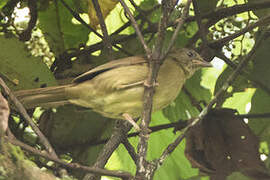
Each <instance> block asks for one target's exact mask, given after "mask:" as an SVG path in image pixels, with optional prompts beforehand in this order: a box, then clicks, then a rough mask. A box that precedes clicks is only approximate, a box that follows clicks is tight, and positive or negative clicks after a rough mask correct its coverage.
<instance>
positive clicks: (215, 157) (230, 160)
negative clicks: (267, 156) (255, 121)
mask: <svg viewBox="0 0 270 180" xmlns="http://www.w3.org/2000/svg"><path fill="white" fill-rule="evenodd" d="M235 112H236V111H234V110H232V109H213V110H212V111H211V112H209V113H208V115H207V116H206V117H205V118H204V119H203V120H202V121H201V122H200V123H199V124H197V125H195V126H194V127H192V128H191V129H190V131H189V132H188V133H187V136H186V138H187V140H186V142H187V145H186V150H185V154H186V156H187V158H188V159H189V160H190V162H191V164H192V166H193V167H196V168H199V169H200V170H201V171H202V172H205V173H208V174H209V175H211V176H212V179H221V177H220V176H223V177H226V176H228V175H230V174H231V173H232V172H236V171H239V172H242V173H243V174H245V175H247V176H250V177H252V178H255V179H260V180H262V179H269V178H270V175H269V174H268V173H267V170H266V167H265V165H264V163H263V162H262V161H261V160H260V158H259V152H258V149H259V141H258V138H257V137H256V136H255V135H254V134H253V133H252V131H251V130H250V129H249V127H248V125H247V124H246V123H245V122H244V121H243V119H241V118H239V117H237V116H236V115H235ZM217 175H218V176H219V178H216V177H217ZM214 177H215V178H214Z"/></svg>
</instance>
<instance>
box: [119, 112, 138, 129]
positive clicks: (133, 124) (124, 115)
mask: <svg viewBox="0 0 270 180" xmlns="http://www.w3.org/2000/svg"><path fill="white" fill-rule="evenodd" d="M122 116H123V117H124V118H125V120H127V121H128V122H129V123H130V124H131V125H132V126H133V127H134V129H135V130H136V131H139V132H140V131H141V128H140V126H139V125H138V124H137V123H136V122H135V121H134V120H133V118H132V117H131V116H130V115H129V114H128V113H124V114H123V115H122Z"/></svg>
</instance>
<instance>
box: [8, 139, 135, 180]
mask: <svg viewBox="0 0 270 180" xmlns="http://www.w3.org/2000/svg"><path fill="white" fill-rule="evenodd" d="M7 140H8V141H9V142H10V143H12V144H13V145H16V146H20V147H21V148H22V149H24V150H26V151H28V152H31V153H33V154H36V155H38V156H41V157H43V158H46V159H48V160H50V161H53V162H56V163H58V164H60V165H62V166H64V167H66V168H69V169H75V170H80V171H85V172H89V173H95V174H99V175H106V176H112V177H119V178H126V179H131V178H132V175H131V174H130V173H128V172H123V171H109V170H105V169H101V168H95V167H87V166H82V165H80V164H77V163H66V162H64V161H62V160H60V159H58V158H57V157H54V156H51V155H49V154H47V153H44V152H42V151H39V150H37V149H35V148H33V147H31V146H29V145H27V144H24V143H22V142H20V141H18V140H16V139H12V138H7Z"/></svg>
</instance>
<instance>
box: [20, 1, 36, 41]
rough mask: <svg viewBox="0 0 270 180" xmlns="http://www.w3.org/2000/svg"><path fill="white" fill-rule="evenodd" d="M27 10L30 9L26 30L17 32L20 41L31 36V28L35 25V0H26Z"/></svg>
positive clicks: (26, 39)
mask: <svg viewBox="0 0 270 180" xmlns="http://www.w3.org/2000/svg"><path fill="white" fill-rule="evenodd" d="M27 4H28V7H29V10H30V20H29V22H28V26H27V28H26V30H24V31H23V32H22V33H21V34H19V39H20V40H21V41H29V40H30V38H31V34H32V30H33V29H34V27H35V26H36V23H37V18H38V14H37V1H36V0H28V2H27Z"/></svg>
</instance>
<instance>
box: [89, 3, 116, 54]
mask: <svg viewBox="0 0 270 180" xmlns="http://www.w3.org/2000/svg"><path fill="white" fill-rule="evenodd" d="M92 2H93V5H94V8H95V10H96V15H97V17H98V19H99V23H100V27H101V30H102V34H103V41H104V44H105V47H106V48H107V49H108V50H109V55H110V56H112V44H111V40H110V36H109V35H108V31H107V27H106V24H105V21H104V18H103V15H102V12H101V9H100V6H99V2H98V0H92Z"/></svg>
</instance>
